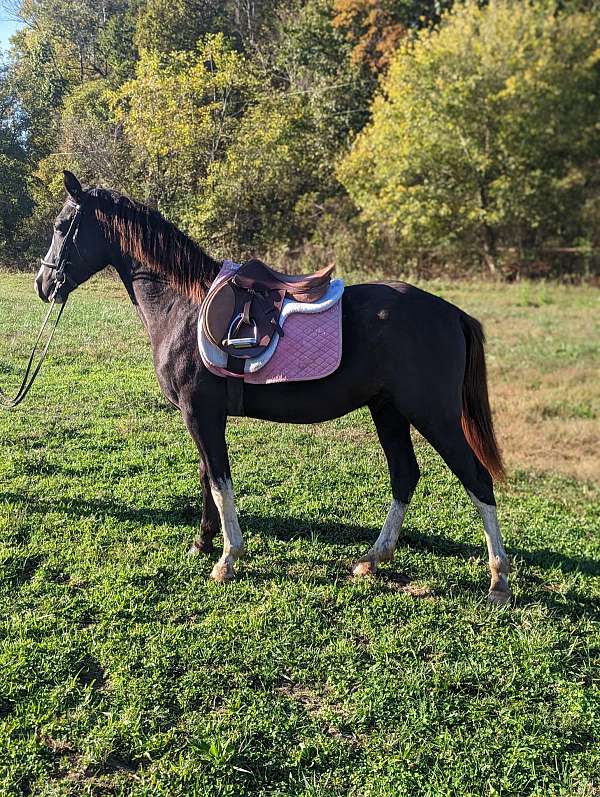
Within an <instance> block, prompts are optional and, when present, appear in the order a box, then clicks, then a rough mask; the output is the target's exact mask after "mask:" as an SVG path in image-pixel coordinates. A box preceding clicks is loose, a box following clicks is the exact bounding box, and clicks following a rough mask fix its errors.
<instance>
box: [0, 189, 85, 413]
mask: <svg viewBox="0 0 600 797" xmlns="http://www.w3.org/2000/svg"><path fill="white" fill-rule="evenodd" d="M67 205H69V206H71V207H74V208H75V213H74V214H73V218H72V219H71V222H70V224H69V228H68V230H67V233H66V235H65V237H64V238H63V240H62V243H61V245H60V249H59V250H58V256H57V258H56V260H55V261H54V262H51V261H49V260H46V259H45V258H41V262H42V265H43V266H45V267H46V268H50V269H52V270H54V271H56V278H55V286H54V290H53V291H52V296H51V297H50V307H49V308H48V312H47V313H46V317H45V318H44V321H43V323H42V326H41V328H40V331H39V332H38V336H37V338H36V341H35V344H34V346H33V349H32V351H31V355H30V357H29V361H28V363H27V367H26V369H25V375H24V376H23V379H22V381H21V385H20V387H19V389H18V390H17V392H16V394H15V395H14V396H13V397H12V398H11V397H10V396H8V395H7V394H6V393H5V392H4V391H3V390H2V388H0V407H3V408H4V409H12V408H14V407H16V406H18V405H19V404H20V403H21V402H22V401H23V399H24V398H25V396H26V395H27V394H28V393H29V391H30V390H31V387H32V385H33V383H34V382H35V379H36V377H37V375H38V373H39V372H40V369H41V367H42V364H43V362H44V360H45V359H46V354H47V353H48V349H49V348H50V344H51V343H52V338H53V337H54V333H55V332H56V327H57V326H58V322H59V321H60V317H61V315H62V314H63V310H64V309H65V305H66V303H67V300H66V298H65V299H64V300H63V302H62V303H61V304H60V309H59V311H58V315H57V316H56V319H55V321H54V325H53V326H52V329H51V330H50V335H49V336H48V340H47V341H46V345H45V346H44V348H43V350H42V352H41V354H40V358H39V361H38V363H37V365H36V367H35V369H34V370H33V373H32V374H31V377H30V376H29V374H30V372H31V368H32V366H33V361H34V359H35V354H36V352H37V348H38V346H39V344H40V341H41V339H42V335H43V334H44V330H45V329H46V326H47V325H48V322H49V320H50V316H51V315H52V311H53V310H54V306H55V304H56V298H57V296H58V292H59V291H60V289H61V288H62V286H63V285H65V283H68V284H69V285H70V286H71V288H77V287H78V285H79V283H78V282H77V281H76V280H75V279H73V277H72V276H71V274H69V272H68V271H67V266H69V265H71V256H70V255H71V244H72V243H73V239H74V238H75V233H76V232H77V230H78V228H79V223H80V221H81V205H80V204H79V203H77V202H75V200H73V199H71V198H70V197H69V199H67Z"/></svg>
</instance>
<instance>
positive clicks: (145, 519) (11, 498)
mask: <svg viewBox="0 0 600 797" xmlns="http://www.w3.org/2000/svg"><path fill="white" fill-rule="evenodd" d="M0 502H8V503H10V504H12V505H18V504H19V503H25V504H26V506H27V511H28V512H29V513H31V512H39V513H40V514H46V512H47V511H49V510H52V511H54V512H60V513H64V514H66V515H69V516H71V517H77V518H81V517H94V518H97V519H98V518H102V517H106V518H111V519H113V520H116V521H118V522H122V523H132V524H136V525H139V524H142V525H168V526H171V527H174V526H175V527H177V526H185V527H186V531H187V533H188V534H192V535H193V534H194V533H195V529H194V527H195V526H196V525H197V523H198V518H199V506H198V503H197V502H196V501H194V500H192V499H188V500H184V501H178V502H177V503H176V504H175V503H174V504H173V505H171V506H163V507H149V506H146V507H141V506H135V505H133V504H129V503H124V502H120V501H118V500H115V499H111V500H105V499H99V498H89V499H81V498H68V497H65V496H60V495H56V496H52V497H49V498H38V497H31V496H27V497H24V496H21V495H18V494H17V493H6V492H2V493H0ZM240 523H241V526H242V529H243V530H244V531H245V532H246V533H248V532H249V533H250V534H252V535H257V536H260V535H268V536H269V537H271V538H274V539H277V540H281V541H283V542H289V541H291V540H297V539H311V540H314V541H315V542H320V543H323V544H324V545H326V546H332V545H333V546H339V547H345V546H351V545H352V546H357V545H361V546H363V545H364V546H368V545H370V544H371V543H372V542H373V541H374V539H375V538H376V536H377V534H378V533H379V529H378V528H377V527H374V526H365V525H361V524H356V523H345V522H338V521H319V520H311V519H307V518H303V517H294V516H288V515H286V516H282V515H256V514H251V513H247V514H246V513H241V514H240ZM190 526H191V527H192V529H190V528H189V527H190ZM185 542H187V540H185ZM399 546H400V548H402V547H405V548H408V549H411V550H420V551H423V552H426V553H430V554H431V555H434V556H442V557H458V558H464V559H468V558H470V557H476V558H480V559H482V561H485V545H484V542H483V540H482V543H481V545H474V544H472V543H468V542H461V541H457V540H454V539H451V538H449V537H446V536H444V535H442V534H440V533H438V532H436V531H435V530H432V531H429V532H423V531H422V530H419V529H415V528H412V527H407V528H404V529H403V530H402V536H401V538H400V542H399ZM508 554H509V556H510V558H511V559H512V561H513V563H516V564H517V566H518V569H519V571H520V574H519V578H520V581H521V596H520V601H519V602H520V603H521V604H525V605H526V604H528V603H534V602H541V603H543V604H544V605H546V606H547V607H548V608H549V609H551V610H552V611H553V612H556V613H559V614H561V615H568V616H572V617H580V616H582V615H585V616H588V617H600V606H599V605H598V602H597V601H595V600H594V599H592V598H588V597H587V596H585V595H582V594H580V593H576V592H574V591H573V590H570V591H567V592H566V593H560V592H554V591H553V589H552V585H546V584H544V579H543V578H542V577H540V576H539V575H538V574H536V573H534V572H531V570H530V569H529V568H536V569H539V570H546V571H555V570H559V571H561V572H562V573H564V574H569V573H583V574H585V575H588V576H600V561H598V560H595V559H591V558H589V557H585V556H571V555H567V554H564V553H560V552H558V551H552V550H550V549H547V548H541V549H538V550H534V551H530V550H525V549H523V548H517V547H514V546H510V547H508ZM316 563H317V564H320V565H325V566H327V568H328V570H330V569H331V568H333V569H334V570H337V569H338V568H336V567H333V565H334V557H331V555H328V556H327V558H323V559H321V560H318V561H317V562H316ZM340 572H341V571H340ZM255 575H256V577H257V578H259V577H260V576H259V574H258V573H256V574H255ZM281 575H282V576H283V577H285V573H283V572H282V573H281ZM393 575H394V574H393V573H391V572H390V576H393ZM467 589H468V587H467Z"/></svg>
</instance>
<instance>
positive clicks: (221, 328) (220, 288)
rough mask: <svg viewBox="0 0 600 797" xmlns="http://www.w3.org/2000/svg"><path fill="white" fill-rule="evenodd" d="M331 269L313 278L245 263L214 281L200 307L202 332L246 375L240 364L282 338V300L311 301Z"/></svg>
mask: <svg viewBox="0 0 600 797" xmlns="http://www.w3.org/2000/svg"><path fill="white" fill-rule="evenodd" d="M332 271H333V266H326V267H325V268H322V269H320V270H319V271H316V272H315V273H314V274H306V275H299V276H293V275H290V274H283V273H281V272H279V271H275V270H274V269H272V268H270V267H269V266H267V265H266V264H265V263H263V262H262V261H260V260H248V261H247V262H246V263H243V264H242V265H241V266H239V267H238V268H236V269H235V270H233V271H232V272H231V273H230V274H229V275H228V276H226V277H225V278H224V279H221V280H220V279H219V278H217V280H215V282H214V283H213V286H211V288H210V290H209V292H208V294H207V296H206V299H205V300H204V302H203V306H202V314H201V317H202V329H203V332H204V334H205V335H206V336H207V338H208V339H209V340H210V341H211V342H212V343H213V344H214V345H215V346H217V347H218V348H219V349H221V350H222V351H223V352H225V353H226V354H227V357H228V365H227V369H228V370H229V371H231V372H233V373H240V374H242V373H243V372H244V361H245V360H247V359H250V358H253V357H257V356H259V355H260V354H262V353H263V352H264V351H265V350H266V349H267V348H268V346H269V344H270V343H271V340H272V339H273V337H274V335H275V333H278V335H279V337H283V330H282V328H281V326H280V325H279V317H280V315H281V310H282V306H283V302H284V300H285V299H286V297H289V298H291V299H293V300H294V301H296V302H303V303H304V302H306V303H312V302H317V301H318V300H319V299H321V298H322V297H323V296H324V295H325V293H326V292H327V290H328V289H329V285H330V282H331V272H332Z"/></svg>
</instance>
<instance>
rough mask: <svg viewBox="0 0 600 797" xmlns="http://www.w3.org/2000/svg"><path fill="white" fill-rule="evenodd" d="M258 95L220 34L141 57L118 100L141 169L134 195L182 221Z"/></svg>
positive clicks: (118, 117)
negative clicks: (186, 47) (193, 46)
mask: <svg viewBox="0 0 600 797" xmlns="http://www.w3.org/2000/svg"><path fill="white" fill-rule="evenodd" d="M255 89H256V79H255V77H254V75H253V72H252V69H251V67H250V66H249V64H248V63H247V62H246V60H245V59H244V57H243V56H242V55H240V54H239V53H237V52H235V51H234V50H233V49H231V47H229V46H228V45H227V43H226V41H225V39H224V37H223V36H222V35H221V34H218V35H216V36H209V37H207V38H206V39H205V40H204V41H203V42H200V43H199V45H198V47H197V48H196V49H195V50H194V51H192V52H174V53H170V54H160V53H157V52H149V51H145V52H142V54H141V56H140V59H139V61H138V63H137V67H136V76H135V78H134V79H133V80H131V81H129V82H127V83H126V84H124V85H123V86H122V87H121V88H120V89H119V90H118V91H116V92H115V93H114V94H113V105H114V109H115V119H116V121H117V122H118V123H119V124H121V125H122V126H123V130H124V133H125V136H126V138H127V141H128V143H129V145H130V146H131V152H132V157H133V160H134V168H135V170H136V171H137V175H136V177H134V180H133V183H134V186H135V189H136V190H135V193H136V194H137V195H138V196H140V197H142V198H144V199H146V200H147V201H149V202H151V203H152V204H154V205H156V206H157V207H160V208H163V209H164V210H165V212H168V213H169V215H170V216H171V217H172V218H175V219H177V220H179V219H181V217H182V214H183V213H184V211H185V210H186V207H187V205H188V204H189V202H190V201H191V198H192V196H193V195H195V194H197V193H198V192H200V191H201V190H202V189H203V184H204V180H205V178H206V175H207V173H208V170H209V167H210V166H211V164H213V163H214V162H215V161H217V160H219V159H220V158H222V157H223V156H224V153H225V150H226V148H227V146H228V144H229V143H230V141H231V140H232V137H233V135H234V133H235V128H236V127H237V125H238V118H239V117H240V115H241V114H242V113H243V110H244V107H245V105H246V104H247V102H248V101H249V99H250V98H251V97H252V96H253V94H254V92H255Z"/></svg>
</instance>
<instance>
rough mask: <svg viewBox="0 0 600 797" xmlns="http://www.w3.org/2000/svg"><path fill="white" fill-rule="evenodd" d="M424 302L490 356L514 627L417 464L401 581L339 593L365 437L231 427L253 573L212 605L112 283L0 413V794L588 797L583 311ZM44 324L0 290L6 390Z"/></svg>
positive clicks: (590, 577) (570, 298) (4, 282)
mask: <svg viewBox="0 0 600 797" xmlns="http://www.w3.org/2000/svg"><path fill="white" fill-rule="evenodd" d="M434 290H435V291H437V292H441V293H443V294H444V295H446V296H448V297H449V298H451V299H453V300H456V301H459V303H460V304H461V306H463V307H464V308H465V309H466V310H467V311H469V312H472V313H473V314H474V315H476V316H479V317H481V318H482V319H483V320H484V322H485V323H486V327H487V329H488V333H489V341H490V343H489V362H490V369H491V381H492V385H493V396H494V397H495V399H496V402H495V403H496V407H497V417H498V425H499V429H500V433H501V437H502V439H503V440H504V442H505V443H506V442H507V448H508V455H509V456H508V461H509V466H510V469H511V478H510V480H509V483H508V484H507V485H506V487H505V488H503V489H502V490H500V491H499V494H498V500H499V505H500V518H501V522H502V525H503V530H504V534H505V537H506V541H507V545H508V549H509V552H510V555H511V557H512V561H513V566H514V569H513V573H512V583H513V587H514V591H515V605H514V607H512V608H511V609H508V610H491V609H489V608H488V607H487V606H486V604H485V593H486V589H487V583H488V575H487V572H486V566H485V560H486V556H485V548H484V541H483V533H482V528H481V526H480V523H479V521H478V518H477V517H476V515H475V512H474V510H473V508H472V506H471V505H470V502H469V501H468V499H467V497H466V496H465V495H464V493H463V491H462V490H461V488H460V487H459V485H458V483H457V482H456V480H455V479H454V478H453V477H452V476H451V475H450V474H449V472H448V471H447V469H446V468H445V467H444V466H443V464H442V463H441V461H440V460H439V458H438V457H437V456H436V455H435V454H434V453H432V451H431V450H430V449H429V447H428V446H426V445H425V444H424V443H423V442H422V441H420V440H419V441H417V442H418V452H417V453H418V457H419V460H420V462H421V465H422V471H423V478H422V480H421V482H420V485H419V488H418V491H417V494H416V496H415V498H414V501H413V504H412V505H411V508H410V510H409V513H408V515H407V519H406V529H405V532H404V534H403V537H402V541H401V544H400V546H399V549H398V552H397V555H396V558H395V560H394V562H393V563H392V564H390V565H388V566H384V567H383V568H382V571H381V577H380V578H379V579H377V580H367V581H363V582H353V581H352V580H350V579H349V578H348V573H349V570H350V565H351V563H352V560H353V559H354V558H356V557H357V556H358V555H360V554H361V553H363V552H364V551H365V549H366V547H367V546H368V544H369V542H370V541H371V540H372V539H373V538H374V536H375V535H376V533H377V530H378V528H379V526H380V525H381V523H382V520H383V518H384V516H385V512H386V509H387V505H388V501H389V487H388V480H387V475H386V472H385V463H384V459H383V456H382V454H381V452H380V450H379V447H378V444H377V442H376V439H375V435H374V432H373V430H372V427H371V423H370V420H369V418H368V415H367V413H365V412H358V413H355V414H353V415H351V416H348V417H346V418H343V419H340V420H339V421H335V422H331V423H328V424H324V425H320V426H316V427H285V426H275V425H271V424H267V423H259V422H255V421H248V420H245V419H243V420H235V421H233V422H232V423H231V425H230V427H229V430H228V439H229V443H230V450H231V458H232V463H233V475H234V482H235V485H236V492H237V501H238V506H239V510H240V516H241V525H242V529H243V532H244V535H245V538H246V542H247V548H248V551H247V556H246V558H245V559H244V560H242V561H241V562H240V567H239V579H238V580H237V582H235V583H232V584H229V585H227V586H225V587H223V586H219V585H215V584H212V583H209V582H208V581H207V577H208V574H209V572H210V568H211V564H212V563H211V561H210V560H209V559H205V558H200V559H194V560H190V559H188V558H187V557H186V550H187V546H188V544H189V542H190V540H191V539H192V538H193V536H194V534H195V532H196V528H197V524H198V511H199V506H198V497H197V496H198V487H197V461H196V455H195V450H194V447H193V445H192V444H191V441H190V440H189V439H188V437H187V433H186V432H185V430H184V429H183V425H182V423H181V420H180V418H179V416H178V414H177V413H176V412H174V411H172V410H170V409H168V408H167V406H166V404H165V402H164V401H163V400H162V398H161V397H160V395H159V392H158V388H157V386H156V383H155V380H154V374H153V371H152V365H151V358H150V353H149V348H148V345H147V343H146V341H145V337H144V333H143V330H142V328H141V325H140V323H139V321H138V320H137V318H136V316H135V314H134V313H133V311H132V309H131V307H130V306H129V304H128V302H127V300H126V299H125V296H124V291H123V292H122V291H121V290H119V289H118V288H117V287H116V286H115V285H113V284H112V283H108V282H106V281H95V282H94V283H93V284H91V285H89V286H85V287H83V288H81V289H80V290H79V291H78V292H77V295H76V296H74V297H73V299H72V300H71V302H70V304H69V306H68V308H67V311H66V312H65V315H64V319H63V321H64V323H63V324H62V327H61V330H60V333H59V337H58V340H57V344H56V345H55V346H54V348H53V353H52V356H51V358H50V359H49V361H48V363H47V366H46V368H45V369H44V372H43V375H42V377H41V378H40V380H39V382H38V384H37V385H36V387H35V388H34V390H33V392H32V394H31V396H30V398H29V400H28V402H27V404H25V405H24V406H23V407H22V408H21V409H19V410H17V411H14V412H11V413H4V414H1V415H0V446H1V451H2V456H1V457H0V613H1V625H0V794H1V795H2V797H9V795H10V797H13V796H14V797H16V796H17V795H19V797H20V795H39V796H40V797H42V796H43V797H50V795H52V797H55V796H56V795H73V796H75V795H127V796H128V797H129V795H131V796H133V795H135V797H142V795H144V796H146V795H147V796H148V797H149V796H150V795H152V797H155V796H158V797H178V796H179V795H194V796H196V795H197V796H198V797H200V796H201V795H202V796H203V795H206V796H207V797H208V796H209V795H210V797H213V795H235V796H237V795H265V796H266V795H269V796H270V797H275V795H277V796H281V797H283V795H285V796H286V797H287V795H290V796H291V795H293V796H296V795H298V796H299V795H302V796H303V797H319V796H321V795H322V796H323V797H325V795H326V797H334V796H335V797H337V796H338V795H339V797H346V795H351V796H352V797H371V796H373V797H374V796H375V795H377V797H379V795H390V797H391V796H394V797H395V796H396V795H423V796H425V795H428V796H431V797H446V796H447V797H451V796H452V797H453V796H454V795H458V796H459V797H466V796H467V795H468V796H469V797H470V796H471V795H473V797H482V796H485V797H492V796H494V797H496V796H499V795H502V797H509V795H510V796H514V797H527V796H530V797H534V796H535V797H558V795H564V797H592V795H598V794H600V782H599V776H598V772H600V742H599V738H600V675H599V665H600V629H599V620H600V603H599V599H600V534H599V526H600V489H599V488H598V485H597V484H596V483H595V475H596V474H595V471H594V467H595V464H594V457H593V456H592V455H591V454H587V453H586V451H581V450H577V447H578V445H579V443H578V442H577V440H579V439H588V440H590V441H593V440H596V441H597V437H596V438H595V437H594V435H597V416H598V403H597V402H598V379H599V377H598V375H597V373H596V371H597V368H598V340H599V337H598V335H597V324H598V315H597V314H596V316H595V320H594V308H595V307H597V302H598V299H597V297H598V294H597V292H595V291H593V290H592V289H586V288H569V289H566V288H557V287H553V286H545V287H544V288H543V296H544V299H543V301H540V302H537V301H536V299H535V297H536V291H537V290H540V289H539V288H537V287H536V286H532V287H530V288H528V289H527V293H526V294H524V293H523V289H522V288H520V287H519V286H494V285H462V286H461V285H459V286H452V285H443V284H439V285H437V286H435V288H434ZM524 296H525V299H524V298H523V297H524ZM41 313H42V307H41V305H40V304H39V303H38V302H36V301H35V300H34V298H33V296H32V294H31V286H30V279H28V278H27V279H24V278H23V277H19V276H7V275H1V276H0V383H1V384H2V385H3V386H5V385H6V384H7V383H11V384H13V385H15V384H16V383H17V377H18V370H19V367H20V365H21V364H22V363H23V359H24V357H23V355H24V352H25V350H26V348H27V347H28V346H29V345H30V342H31V339H32V334H33V329H34V327H35V326H36V324H37V323H38V322H39V319H40V316H41ZM594 324H596V334H595V335H594V334H591V333H593V332H594V329H593V325H594ZM17 352H20V353H21V356H17ZM533 384H535V385H537V387H535V388H533V387H532V388H530V387H529V385H533ZM528 391H531V392H532V395H531V396H530V395H529V392H528ZM513 403H514V406H513ZM523 411H527V412H528V413H530V415H529V416H528V417H525V418H521V413H522V412H523ZM582 429H583V430H584V431H581V430H582ZM511 430H512V432H513V434H512V435H511ZM524 431H526V432H527V436H526V438H525V439H524V440H523V445H524V446H525V447H527V448H528V449H531V447H532V446H533V448H534V449H535V450H537V449H536V448H535V447H536V446H538V447H539V449H540V451H544V452H545V457H542V455H541V454H540V455H539V457H538V455H537V454H536V455H535V456H534V457H530V455H529V453H527V452H525V453H522V452H521V453H520V452H519V445H518V437H519V435H521V434H523V433H524ZM542 431H543V433H544V439H538V437H537V435H538V434H540V433H541V432H542ZM565 431H566V432H568V433H569V434H571V433H573V434H574V435H577V434H580V435H581V438H577V437H575V438H573V439H571V440H565V441H562V442H561V443H560V446H558V447H557V448H556V450H552V446H551V444H550V442H549V440H548V435H552V434H556V435H558V436H560V434H562V433H563V432H565ZM507 432H508V434H507ZM250 435H252V441H253V448H254V449H256V448H258V449H259V450H260V451H261V457H260V459H259V461H258V462H257V461H256V458H255V457H254V455H252V454H251V453H249V451H248V445H247V443H248V439H249V436H250ZM590 445H591V443H590ZM594 445H595V443H594ZM573 448H574V449H575V450H573V451H572V449H573ZM569 452H571V454H570V453H569ZM595 454H596V457H597V449H596V452H595ZM581 462H587V464H586V465H585V467H583V469H582V466H581ZM569 474H570V475H569ZM576 475H579V476H580V477H581V478H579V479H578V478H575V476H576Z"/></svg>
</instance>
